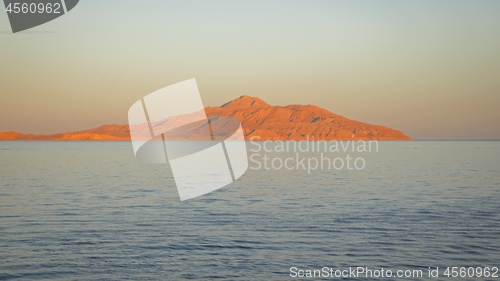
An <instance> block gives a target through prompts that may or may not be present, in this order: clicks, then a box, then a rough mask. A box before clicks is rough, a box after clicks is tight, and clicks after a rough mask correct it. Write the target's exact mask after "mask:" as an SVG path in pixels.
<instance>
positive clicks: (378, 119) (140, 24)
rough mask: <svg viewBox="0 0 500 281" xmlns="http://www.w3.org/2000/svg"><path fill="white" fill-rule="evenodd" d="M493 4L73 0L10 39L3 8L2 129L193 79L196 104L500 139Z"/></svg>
mask: <svg viewBox="0 0 500 281" xmlns="http://www.w3.org/2000/svg"><path fill="white" fill-rule="evenodd" d="M498 11H500V1H456V0H453V1H428V0H420V1H330V0H327V1H318V0H308V1H305V0H303V1H297V0H287V1H281V0H272V1H269V0H264V1H260V0H252V1H245V0H239V1H229V0H225V1H220V0H212V1H204V0H202V1H194V0H182V1H165V0H148V1H130V0H120V1H112V0H82V1H80V3H79V4H78V5H77V6H76V7H75V8H74V9H73V10H71V11H70V12H69V13H68V14H66V15H64V16H62V17H60V18H58V19H55V20H53V21H51V22H48V23H46V24H44V25H40V26H38V27H35V28H33V29H30V30H27V31H24V32H20V33H16V34H13V33H12V32H11V30H10V24H9V22H8V18H7V14H6V12H4V11H0V131H2V132H4V131H18V132H22V133H56V132H67V131H75V130H81V129H89V128H93V127H97V126H100V125H102V124H126V123H127V112H128V109H129V107H130V106H131V105H132V104H133V103H134V102H136V101H137V100H139V99H140V98H141V97H143V96H145V95H147V94H149V93H151V92H153V91H155V90H158V89H160V88H163V87H165V86H168V85H171V84H174V83H177V82H180V81H184V80H187V79H190V78H196V81H197V83H198V88H199V90H200V93H201V96H202V100H203V103H204V105H205V106H217V105H221V104H223V103H225V102H227V101H229V100H232V99H234V98H237V97H239V96H241V95H250V96H256V97H259V98H261V99H263V100H265V101H266V102H268V103H270V104H272V105H288V104H314V105H318V106H320V107H323V108H325V109H328V110H330V111H331V112H334V113H336V114H340V115H342V116H345V117H347V118H350V119H354V120H359V121H362V122H366V123H371V124H376V125H384V126H387V127H391V128H394V129H397V130H401V131H402V132H404V133H405V134H407V135H409V136H410V137H412V138H413V139H496V140H498V139H500V17H499V16H498Z"/></svg>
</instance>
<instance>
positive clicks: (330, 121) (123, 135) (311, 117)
mask: <svg viewBox="0 0 500 281" xmlns="http://www.w3.org/2000/svg"><path fill="white" fill-rule="evenodd" d="M205 112H206V114H207V116H209V117H210V116H231V117H235V118H237V119H239V120H240V122H241V123H242V127H243V131H244V133H245V139H247V140H250V139H252V138H253V139H260V140H302V139H309V140H410V139H411V138H410V137H408V136H406V135H405V134H403V133H402V132H401V131H397V130H394V129H391V128H387V127H384V126H377V125H370V124H367V123H362V122H358V121H354V120H350V119H347V118H345V117H342V116H340V115H336V114H334V113H331V112H329V111H328V110H326V109H323V108H320V107H317V106H314V105H287V106H272V105H269V104H267V103H266V102H264V101H263V100H261V99H259V98H255V97H249V96H241V97H239V98H237V99H235V100H232V101H230V102H228V103H226V104H224V105H222V106H220V107H207V108H205ZM129 139H130V134H129V127H128V125H102V126H100V127H98V128H94V129H89V130H82V131H76V132H69V133H59V134H51V135H34V134H21V133H17V132H4V133H1V132H0V140H63V141H73V140H129Z"/></svg>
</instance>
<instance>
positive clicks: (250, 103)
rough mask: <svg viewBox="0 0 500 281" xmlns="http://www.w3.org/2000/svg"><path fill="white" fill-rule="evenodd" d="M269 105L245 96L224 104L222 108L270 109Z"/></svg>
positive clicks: (255, 98)
mask: <svg viewBox="0 0 500 281" xmlns="http://www.w3.org/2000/svg"><path fill="white" fill-rule="evenodd" d="M268 106H269V104H268V103H267V102H265V101H263V100H261V99H259V98H257V97H251V96H247V95H243V96H241V97H239V98H236V99H234V100H232V101H229V102H227V103H225V104H223V105H222V106H221V107H222V108H224V109H238V108H249V107H253V108H260V107H268Z"/></svg>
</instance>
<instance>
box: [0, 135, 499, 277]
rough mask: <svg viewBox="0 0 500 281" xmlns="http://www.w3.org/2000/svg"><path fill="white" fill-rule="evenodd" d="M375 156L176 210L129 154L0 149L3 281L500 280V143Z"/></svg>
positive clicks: (284, 175)
mask: <svg viewBox="0 0 500 281" xmlns="http://www.w3.org/2000/svg"><path fill="white" fill-rule="evenodd" d="M249 145H250V144H249ZM379 146H380V147H379V151H378V152H377V153H367V154H363V157H364V158H365V160H366V167H365V168H364V169H363V170H361V171H356V170H354V171H348V170H341V171H336V170H316V171H312V172H311V173H310V174H308V173H307V171H304V170H286V169H282V170H279V171H276V170H264V169H260V170H254V169H249V170H248V171H247V172H246V174H245V175H243V176H242V177H241V178H240V179H239V180H238V181H237V182H235V183H233V184H231V185H229V186H226V187H224V188H222V189H220V190H218V191H215V192H212V193H210V194H208V195H205V196H201V197H198V198H195V199H193V200H188V201H185V202H181V201H180V200H179V197H178V194H177V190H176V188H175V183H174V179H173V178H172V173H171V172H170V170H169V167H168V166H164V165H153V164H144V163H142V162H140V161H137V160H136V159H135V157H134V154H133V152H132V148H131V144H130V143H129V142H0V159H1V160H2V161H1V162H0V171H1V172H0V280H9V279H23V280H25V279H30V280H182V279H196V280H210V279H215V278H218V279H221V280H289V279H291V278H290V275H289V274H290V271H289V270H290V267H298V268H300V269H321V268H322V267H325V266H326V267H331V268H335V269H345V268H348V267H356V266H363V267H369V268H371V269H380V268H385V269H392V270H399V269H402V270H407V269H422V270H423V272H424V278H419V279H415V280H427V279H428V280H449V278H427V277H426V274H427V270H428V267H429V266H431V267H436V266H439V267H440V269H441V268H443V267H447V266H449V267H452V266H457V267H461V266H466V267H468V266H474V267H477V266H482V267H486V266H488V267H494V266H496V267H499V266H500V264H498V257H499V255H498V246H499V245H500V205H499V203H498V202H500V176H499V175H500V160H499V159H500V149H499V148H500V142H423V141H420V142H415V141H413V142H380V143H379ZM249 148H250V147H249ZM250 153H251V152H250ZM267 154H268V155H269V156H270V157H280V158H286V157H287V156H288V155H291V153H277V152H268V153H267ZM311 155H312V154H311ZM305 156H307V154H305ZM341 156H342V155H341ZM250 166H252V164H250ZM441 274H442V271H441ZM345 280H349V279H345ZM353 280H354V279H353ZM485 280H486V279H485Z"/></svg>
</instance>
